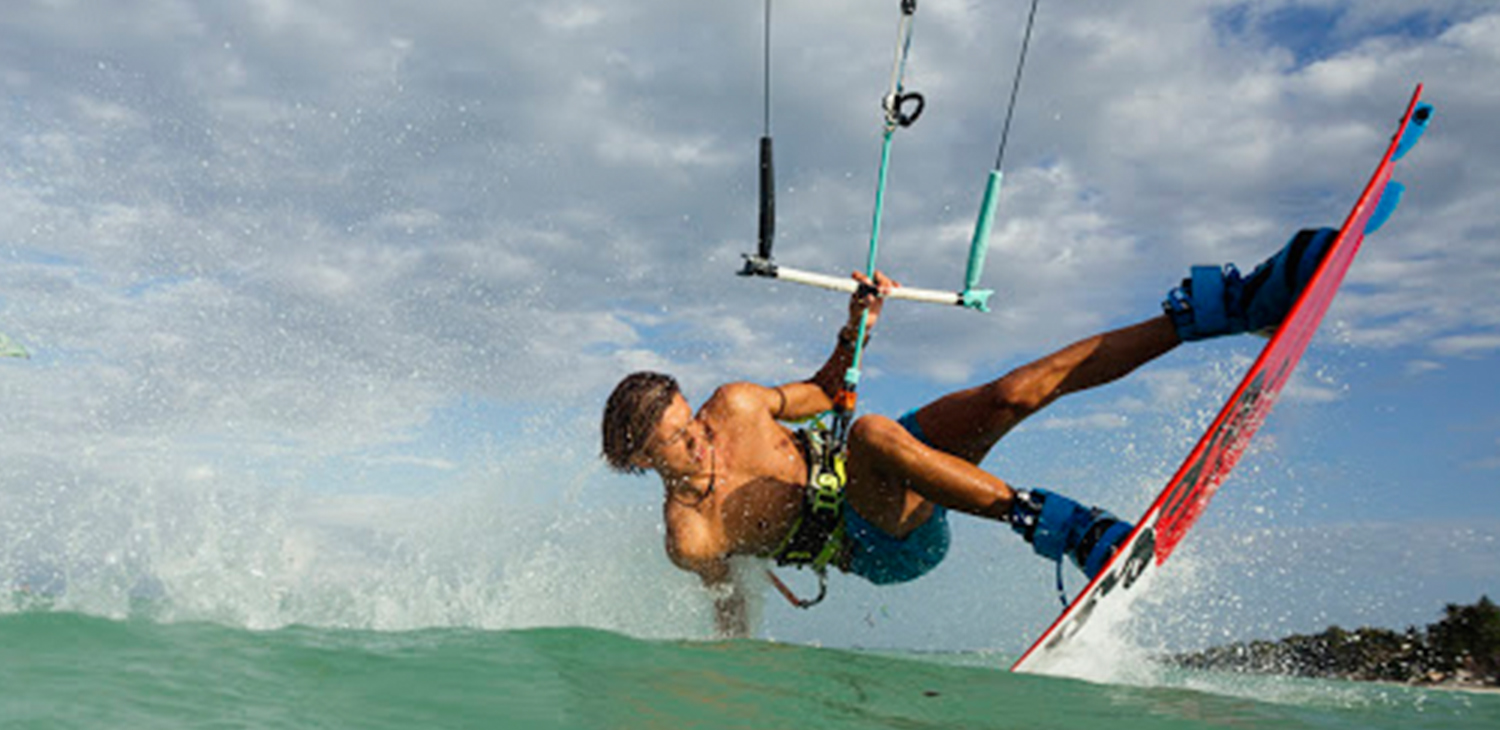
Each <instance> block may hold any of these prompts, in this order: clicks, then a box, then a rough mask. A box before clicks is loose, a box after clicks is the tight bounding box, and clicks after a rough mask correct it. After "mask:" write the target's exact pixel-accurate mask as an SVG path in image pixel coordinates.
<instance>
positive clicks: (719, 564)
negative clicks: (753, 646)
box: [698, 559, 750, 639]
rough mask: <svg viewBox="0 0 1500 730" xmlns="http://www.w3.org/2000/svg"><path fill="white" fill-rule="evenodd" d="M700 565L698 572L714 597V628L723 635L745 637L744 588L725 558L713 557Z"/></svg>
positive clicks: (747, 632)
mask: <svg viewBox="0 0 1500 730" xmlns="http://www.w3.org/2000/svg"><path fill="white" fill-rule="evenodd" d="M700 569H701V572H699V573H698V576H699V577H700V578H702V579H703V586H704V587H705V588H707V589H708V591H709V593H710V594H712V595H713V598H714V629H715V630H716V631H718V633H719V636H723V637H725V638H729V639H745V638H749V636H750V615H749V613H748V612H747V611H746V608H745V591H744V590H743V588H742V586H740V583H739V581H737V580H735V579H734V570H733V569H732V568H731V567H730V565H729V561H728V560H724V559H720V560H715V561H713V562H712V563H709V564H706V565H703V566H700Z"/></svg>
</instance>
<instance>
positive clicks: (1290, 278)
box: [602, 229, 1336, 636]
mask: <svg viewBox="0 0 1500 730" xmlns="http://www.w3.org/2000/svg"><path fill="white" fill-rule="evenodd" d="M1335 234H1336V232H1335V231H1332V230H1330V229H1321V230H1307V231H1303V232H1301V233H1299V234H1298V235H1297V236H1296V237H1294V238H1293V239H1292V241H1291V243H1289V244H1287V246H1286V247H1285V248H1283V249H1282V250H1281V251H1279V252H1278V253H1277V254H1276V255H1275V256H1273V257H1271V258H1270V259H1268V260H1267V261H1266V262H1265V263H1263V264H1261V266H1260V267H1258V268H1257V269H1256V270H1255V271H1254V272H1253V273H1252V274H1251V275H1250V276H1249V277H1245V278H1241V277H1240V275H1239V272H1238V271H1236V270H1235V269H1234V267H1233V266H1225V267H1223V268H1219V267H1195V269H1194V271H1193V276H1192V277H1191V278H1189V279H1184V280H1183V283H1182V286H1180V287H1177V288H1176V289H1173V290H1172V291H1171V292H1170V294H1169V296H1168V298H1167V300H1166V301H1165V302H1163V308H1164V310H1165V313H1164V314H1162V315H1160V316H1157V317H1154V318H1151V319H1148V320H1146V321H1144V322H1141V323H1139V324H1135V325H1132V326H1129V327H1124V328H1121V329H1117V330H1113V331H1110V332H1105V333H1103V334H1099V335H1095V336H1093V337H1089V338H1087V339H1084V340H1080V341H1078V342H1075V343H1073V344H1071V345H1069V346H1067V347H1065V348H1063V349H1061V350H1058V351H1057V352H1054V353H1052V354H1050V355H1047V356H1045V357H1043V358H1041V359H1039V360H1037V361H1035V362H1033V363H1030V364H1028V365H1023V366H1021V367H1019V368H1017V369H1015V370H1013V371H1011V372H1010V373H1008V374H1006V375H1004V376H1002V377H1000V378H998V379H996V380H993V381H990V382H988V383H985V384H982V385H978V386H976V387H972V388H969V389H966V390H960V391H957V392H954V393H951V394H949V395H946V396H943V397H941V398H939V399H937V400H936V401H933V402H932V403H929V404H927V405H925V406H922V407H920V408H918V409H914V410H912V411H910V412H908V413H907V414H906V415H903V416H902V417H901V418H899V419H896V420H892V419H890V418H887V417H884V416H880V415H874V414H870V415H865V416H862V417H860V418H859V419H858V420H856V421H855V422H854V424H853V427H852V428H851V429H850V431H849V437H848V451H847V463H846V476H847V478H846V480H845V484H844V488H843V503H842V506H841V508H840V514H839V516H838V517H839V520H841V524H839V525H838V526H837V529H834V530H832V531H830V532H827V533H826V534H824V535H821V536H819V539H822V540H824V541H825V542H827V543H828V544H827V546H826V547H827V549H826V550H824V551H822V553H823V555H824V556H825V557H824V559H825V560H827V561H828V562H827V564H828V565H832V566H833V567H836V568H838V569H840V570H843V571H846V572H850V573H854V574H856V575H859V576H861V577H863V578H865V579H867V580H869V581H871V582H873V583H876V584H887V583H899V582H905V581H909V580H914V579H916V578H918V577H920V576H922V575H923V574H925V573H927V572H928V571H930V570H931V569H932V568H933V567H935V566H936V565H937V564H938V563H939V562H941V561H942V559H943V557H944V556H945V555H946V554H947V551H948V544H949V539H950V538H949V529H948V522H947V513H948V511H949V510H957V511H959V512H963V513H966V514H970V515H975V516H977V517H981V518H988V519H992V520H996V521H998V522H1002V523H1006V524H1009V525H1011V527H1012V528H1013V529H1014V530H1015V531H1016V532H1017V533H1019V534H1020V535H1021V536H1022V538H1023V539H1025V540H1026V541H1027V542H1029V543H1031V544H1032V546H1033V548H1034V549H1035V551H1036V552H1037V553H1038V554H1040V555H1043V556H1044V557H1047V558H1050V559H1054V560H1056V559H1060V558H1061V556H1063V555H1067V556H1068V557H1069V558H1071V559H1072V560H1073V562H1074V563H1075V564H1077V565H1078V566H1079V567H1080V569H1082V570H1083V571H1084V572H1085V574H1087V575H1088V576H1090V577H1092V576H1093V575H1094V574H1096V573H1097V572H1098V571H1099V570H1100V569H1101V568H1102V567H1103V566H1104V565H1105V563H1106V562H1107V561H1108V559H1109V557H1110V556H1111V555H1112V554H1113V553H1114V550H1115V548H1116V547H1117V546H1118V544H1119V543H1120V542H1121V541H1122V540H1123V539H1124V538H1125V537H1126V536H1127V535H1128V534H1129V532H1130V529H1131V526H1130V525H1129V524H1127V523H1124V522H1122V521H1120V520H1118V519H1116V518H1115V517H1114V516H1113V515H1111V514H1109V513H1108V512H1106V511H1104V510H1101V509H1098V508H1086V507H1084V506H1082V505H1080V504H1078V503H1077V502H1074V501H1073V500H1071V499H1068V498H1066V497H1063V496H1061V495H1059V494H1056V493H1052V492H1047V491H1044V490H1040V489H1037V490H1029V491H1028V490H1021V489H1016V488H1015V487H1012V486H1011V485H1010V484H1008V483H1007V482H1005V481H1004V480H1002V479H1000V478H999V477H997V476H995V475H993V474H990V473H989V472H986V471H984V470H982V469H980V468H979V466H978V465H979V463H980V462H982V461H983V460H984V458H985V456H986V455H988V454H989V452H990V450H991V449H992V448H994V446H995V444H996V443H997V442H998V441H999V440H1000V438H1001V437H1003V436H1004V435H1005V434H1006V433H1008V432H1009V431H1010V430H1011V429H1012V428H1015V427H1016V425H1017V424H1019V423H1021V422H1022V421H1023V420H1025V419H1026V418H1027V417H1028V416H1030V415H1032V414H1034V413H1036V412H1037V411H1038V410H1040V409H1042V408H1043V407H1045V406H1046V405H1048V404H1049V403H1052V402H1053V401H1055V400H1057V399H1058V398H1060V397H1062V396H1064V395H1067V394H1068V393H1073V392H1077V391H1080V390H1084V389H1087V388H1092V387H1095V386H1098V385H1102V384H1104V383H1107V382H1110V381H1112V380H1115V379H1117V378H1119V377H1121V376H1124V375H1126V374H1127V373H1130V372H1131V371H1133V370H1135V369H1136V368H1137V367H1140V366H1141V365H1144V364H1145V363H1147V362H1149V361H1151V360H1153V359H1155V358H1157V357H1159V356H1161V355H1163V354H1165V353H1166V352H1168V351H1170V350H1171V349H1173V348H1175V347H1176V346H1177V345H1178V344H1180V343H1182V342H1183V341H1188V340H1198V339H1204V338H1208V337H1217V336H1220V335H1227V334H1236V333H1240V332H1264V331H1266V330H1269V329H1274V328H1275V326H1276V325H1278V324H1279V323H1280V322H1281V320H1282V319H1283V318H1284V317H1285V316H1286V313H1287V311H1288V310H1289V309H1290V307H1291V305H1292V304H1293V303H1294V302H1295V301H1296V297H1297V294H1298V293H1300V291H1301V289H1302V287H1303V286H1304V285H1305V284H1306V282H1307V281H1308V279H1310V278H1311V276H1312V274H1313V272H1314V271H1315V270H1316V268H1317V264H1318V263H1319V261H1320V260H1321V257H1322V254H1323V252H1324V251H1325V250H1326V247H1327V244H1328V243H1329V242H1331V241H1332V240H1333V236H1334V235H1335ZM854 277H855V279H856V280H858V281H859V282H860V283H861V284H863V285H864V287H863V288H862V289H861V291H859V292H856V293H855V294H854V296H853V297H852V298H851V299H850V303H849V320H848V323H847V324H845V325H844V327H843V328H842V329H841V330H840V332H839V344H838V346H837V347H836V348H835V349H834V351H833V354H832V355H830V356H829V358H828V361H827V362H826V363H824V365H823V367H822V368H821V369H819V370H818V372H817V373H816V374H815V375H813V376H812V377H811V378H810V379H807V380H803V381H797V382H791V383H787V384H784V385H780V386H777V387H773V388H769V387H765V386H761V385H756V384H753V383H744V382H740V383H729V384H727V385H724V386H721V387H719V388H718V389H717V390H715V391H714V393H713V395H711V396H710V397H709V399H708V400H707V401H706V402H705V403H704V404H703V407H702V408H701V409H699V411H698V412H697V414H694V413H693V411H692V408H691V407H690V406H689V405H688V402H687V400H686V399H685V398H684V397H683V395H682V393H681V392H680V390H679V388H678V385H677V382H676V381H675V380H674V379H672V378H671V377H670V376H667V375H663V374H660V373H651V372H640V373H635V374H632V375H630V376H628V377H626V378H625V379H624V380H623V381H621V382H620V384H619V385H618V386H617V387H616V388H615V391H614V393H613V394H612V395H611V396H610V398H609V401H608V403H607V405H606V407H605V412H604V419H603V423H602V430H603V446H604V448H603V451H604V457H605V459H606V460H607V461H608V463H609V465H610V466H611V467H612V468H614V469H616V470H618V471H622V472H627V473H644V472H645V471H646V470H652V471H655V472H656V473H657V474H658V475H659V476H660V477H661V480H662V485H663V486H664V488H665V492H666V494H665V503H664V507H663V510H664V518H665V521H666V527H667V537H666V550H667V555H668V556H669V557H670V558H671V560H672V562H673V563H674V564H675V565H677V566H678V567H679V568H682V569H683V570H687V571H690V572H693V573H696V574H697V575H698V576H700V578H701V579H702V581H703V583H704V584H705V585H706V586H707V587H709V588H710V589H712V590H713V591H714V596H715V599H714V603H715V609H716V611H715V613H716V624H717V627H718V629H719V631H720V633H721V634H723V635H726V636H746V635H748V634H749V626H748V620H747V617H746V613H745V596H744V593H743V589H742V588H741V587H739V586H738V585H736V584H735V581H734V580H733V577H732V575H731V570H730V566H729V558H730V557H732V556H736V555H753V556H761V557H769V558H782V557H785V555H784V553H785V552H786V549H787V545H788V542H789V540H790V538H791V537H792V536H793V534H792V533H795V532H796V531H799V530H800V529H801V525H802V523H804V522H809V521H810V520H809V519H804V518H806V517H807V510H808V509H809V500H808V499H807V495H808V493H809V486H808V484H809V464H810V462H811V461H817V460H819V459H817V458H816V457H815V456H814V455H813V454H811V453H809V451H808V448H809V447H808V446H807V443H808V439H806V438H804V437H803V433H802V432H797V433H794V432H793V431H792V430H790V429H789V428H787V427H786V426H784V425H782V422H795V421H800V420H803V419H806V418H810V417H813V416H816V415H818V414H820V413H823V412H825V411H828V410H830V409H832V408H833V405H834V398H835V397H836V396H837V394H838V393H839V391H840V390H841V388H842V384H843V375H844V372H845V371H846V370H847V369H848V367H849V365H850V363H851V361H852V358H853V350H854V347H853V345H854V339H855V337H856V334H855V333H857V332H858V327H859V321H860V318H861V316H864V315H868V317H869V319H868V323H867V328H869V327H873V325H874V324H875V322H876V321H877V320H878V319H879V317H880V313H881V308H882V305H883V301H884V300H883V295H884V294H886V293H888V292H889V291H890V290H891V289H892V288H893V287H895V286H896V284H895V283H894V282H892V281H891V280H889V279H887V278H886V277H885V276H884V275H883V274H880V273H878V272H877V273H876V275H875V279H874V281H871V280H870V279H868V278H867V277H865V276H864V275H862V274H855V275H854ZM1195 289H1196V291H1195ZM816 550H817V549H816V548H815V551H816Z"/></svg>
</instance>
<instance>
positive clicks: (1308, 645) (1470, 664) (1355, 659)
mask: <svg viewBox="0 0 1500 730" xmlns="http://www.w3.org/2000/svg"><path fill="white" fill-rule="evenodd" d="M1168 661H1170V662H1171V663H1174V664H1177V665H1179V666H1183V667H1189V668H1193V669H1207V670H1214V671H1230V672H1244V673H1251V674H1280V675H1290V676H1299V677H1311V678H1318V679H1342V680H1348V681H1355V682H1376V683H1383V684H1392V685H1402V686H1407V687H1431V688H1435V689H1452V690H1462V691H1476V692H1487V693H1494V692H1500V607H1496V605H1495V604H1494V603H1493V602H1491V601H1490V599H1489V597H1488V596H1481V597H1480V599H1479V601H1478V602H1476V603H1474V604H1472V605H1468V606H1461V605H1456V604H1449V605H1448V606H1447V607H1445V608H1444V618H1443V619H1442V620H1441V621H1439V622H1437V623H1434V624H1429V625H1428V626H1427V628H1426V629H1418V628H1416V627H1414V626H1413V627H1408V628H1407V629H1406V630H1405V631H1402V632H1396V631H1392V630H1390V629H1379V628H1369V627H1365V628H1360V629H1355V630H1353V631H1350V630H1347V629H1343V628H1340V627H1338V626H1330V627H1328V628H1327V629H1326V630H1324V631H1323V632H1321V633H1318V634H1310V635H1308V634H1294V635H1292V636H1288V637H1286V638H1283V639H1280V640H1277V641H1249V642H1237V643H1233V644H1227V645H1224V646H1218V647H1213V648H1210V649H1206V650H1203V651H1198V652H1188V653H1183V654H1177V655H1173V656H1171V657H1168Z"/></svg>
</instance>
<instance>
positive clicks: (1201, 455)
mask: <svg viewBox="0 0 1500 730" xmlns="http://www.w3.org/2000/svg"><path fill="white" fill-rule="evenodd" d="M1421 97H1422V87H1421V85H1420V84H1419V85H1418V86H1417V89H1416V92H1415V93H1413V94H1412V97H1411V102H1410V103H1409V104H1408V105H1407V107H1406V113H1405V115H1403V116H1402V118H1401V124H1400V126H1399V127H1398V128H1397V130H1396V134H1395V135H1394V137H1393V138H1392V139H1391V143H1390V146H1389V147H1388V148H1387V150H1386V152H1385V156H1384V157H1382V158H1381V160H1380V165H1379V166H1377V167H1376V168H1375V174H1374V175H1373V176H1371V178H1370V182H1369V184H1368V185H1366V186H1365V189H1364V193H1363V194H1362V195H1360V197H1359V201H1358V202H1356V203H1355V204H1354V209H1353V210H1351V211H1350V212H1349V217H1348V219H1346V220H1345V221H1344V226H1343V228H1342V229H1340V230H1339V233H1338V236H1337V237H1336V238H1335V239H1334V241H1333V242H1332V243H1331V244H1329V250H1328V253H1327V254H1326V255H1325V257H1324V259H1323V261H1322V263H1321V264H1320V265H1319V266H1318V270H1317V272H1316V273H1314V274H1313V277H1312V279H1311V280H1310V281H1309V282H1308V284H1307V287H1306V289H1305V290H1304V291H1303V292H1302V295H1301V296H1300V297H1299V298H1298V300H1297V302H1296V304H1294V305H1293V306H1292V309H1291V311H1290V312H1289V313H1288V314H1287V317H1286V320H1285V321H1284V322H1282V324H1281V326H1280V327H1279V328H1278V329H1277V331H1276V334H1275V335H1274V336H1272V337H1271V340H1270V342H1267V343H1266V346H1265V349H1263V350H1262V351H1261V353H1260V357H1259V358H1257V359H1256V361H1255V364H1253V365H1251V366H1250V370H1249V371H1248V372H1246V373H1245V377H1244V379H1243V380H1242V381H1241V382H1240V384H1239V387H1237V388H1235V390H1234V394H1233V395H1231V396H1230V397H1229V402H1228V403H1226V404H1225V405H1224V408H1223V409H1222V410H1220V411H1219V415H1218V417H1216V418H1215V419H1214V422H1213V425H1211V426H1210V427H1209V428H1208V432H1207V433H1205V434H1204V435H1203V438H1202V439H1200V440H1199V441H1198V445H1197V446H1195V447H1194V448H1193V451H1192V452H1191V453H1190V454H1189V455H1188V457H1187V460H1186V461H1184V462H1183V464H1182V466H1181V467H1180V468H1179V469H1178V470H1177V474H1176V475H1175V476H1173V477H1172V480H1171V481H1170V482H1168V483H1167V487H1166V488H1165V489H1163V490H1162V492H1161V494H1160V495H1159V496H1158V497H1157V498H1156V501H1155V502H1153V503H1152V504H1151V507H1150V508H1149V509H1147V510H1146V514H1145V515H1143V516H1142V517H1141V519H1140V520H1139V521H1137V522H1136V527H1135V531H1134V532H1132V533H1131V534H1130V536H1129V537H1128V538H1127V539H1126V541H1125V542H1124V543H1123V544H1122V545H1121V547H1120V549H1119V551H1117V552H1116V553H1115V555H1114V557H1112V558H1111V559H1110V561H1109V562H1108V563H1107V564H1106V565H1105V567H1104V569H1103V570H1101V571H1100V572H1099V574H1098V575H1097V576H1095V577H1094V579H1093V580H1092V581H1091V582H1090V583H1089V585H1088V587H1087V588H1085V589H1084V590H1083V592H1082V593H1080V594H1079V595H1078V596H1077V597H1076V598H1075V599H1074V600H1073V602H1072V603H1071V604H1069V605H1068V607H1067V608H1066V609H1064V610H1063V613H1062V615H1061V616H1058V618H1057V620H1056V621H1054V622H1053V623H1052V625H1051V626H1050V627H1048V629H1047V631H1046V632H1045V633H1043V634H1042V636H1041V637H1040V638H1038V639H1037V640H1036V642H1035V643H1034V644H1032V646H1031V648H1030V649H1028V650H1027V651H1026V653H1025V654H1023V655H1021V658H1020V659H1019V660H1017V661H1016V663H1015V664H1014V665H1013V666H1012V667H1011V670H1012V671H1016V672H1045V671H1047V669H1048V666H1049V664H1050V663H1052V662H1053V661H1054V660H1056V659H1057V658H1058V657H1059V656H1061V655H1062V654H1063V653H1064V651H1065V649H1066V648H1067V645H1068V644H1069V642H1070V640H1072V639H1073V637H1075V636H1077V635H1078V634H1079V632H1081V631H1082V630H1083V628H1084V627H1085V626H1086V625H1087V624H1088V622H1089V619H1090V617H1091V616H1094V615H1096V613H1097V611H1098V609H1099V608H1100V607H1101V606H1107V605H1110V604H1115V603H1119V604H1121V605H1124V604H1126V603H1128V602H1129V601H1130V600H1131V598H1132V596H1131V593H1132V589H1135V588H1137V587H1138V586H1139V585H1140V584H1141V583H1140V579H1141V577H1142V576H1144V575H1145V574H1146V573H1148V572H1149V571H1151V570H1153V569H1155V567H1156V566H1159V565H1161V564H1162V563H1164V562H1166V560H1167V557H1168V556H1169V555H1171V554H1172V551H1173V550H1174V549H1175V548H1176V547H1177V545H1178V544H1179V543H1180V542H1181V541H1182V539H1183V536H1184V535H1186V534H1187V531H1188V530H1189V529H1191V528H1192V526H1193V524H1194V523H1195V522H1197V521H1198V517H1199V516H1200V515H1201V514H1203V509H1204V508H1205V507H1207V506H1208V501H1209V500H1210V499H1212V498H1213V495H1214V492H1216V491H1218V489H1219V487H1220V485H1222V484H1223V483H1224V479H1225V478H1226V477H1228V476H1229V472H1230V470H1232V469H1233V468H1234V465H1235V464H1236V463H1238V462H1239V460H1240V457H1241V456H1242V455H1243V454H1244V453H1245V448H1246V447H1247V446H1248V445H1249V444H1250V439H1251V437H1252V436H1254V435H1255V431H1256V429H1257V428H1259V427H1260V425H1261V424H1262V423H1264V422H1265V419H1266V414H1268V413H1269V412H1270V410H1271V406H1272V405H1274V404H1275V402H1276V398H1277V396H1278V395H1279V394H1280V393H1281V389H1282V387H1283V386H1285V385H1286V382H1287V379H1288V378H1289V377H1290V376H1291V374H1292V368H1294V367H1295V366H1296V365H1297V361H1298V360H1299V359H1300V358H1301V357H1302V353H1303V352H1305V351H1306V350H1307V345H1308V342H1310V341H1311V340H1312V336H1313V333H1315V332H1316V331H1317V329H1318V324H1319V323H1320V322H1322V321H1323V315H1324V314H1326V313H1327V312H1328V307H1329V305H1330V304H1331V303H1332V302H1333V296H1334V294H1335V293H1337V292H1338V289H1339V285H1340V284H1341V283H1342V282H1343V280H1344V275H1345V274H1346V273H1347V272H1348V271H1349V265H1350V264H1351V263H1352V262H1353V261H1354V255H1355V254H1356V253H1358V252H1359V247H1360V244H1361V243H1362V242H1363V241H1364V237H1365V233H1366V232H1368V231H1373V230H1375V229H1377V228H1379V227H1380V225H1381V224H1382V223H1384V221H1385V218H1386V217H1387V216H1389V215H1390V213H1391V212H1392V211H1393V210H1394V209H1395V205H1396V203H1397V202H1398V201H1399V200H1400V196H1401V193H1402V191H1403V188H1402V187H1401V185H1400V184H1399V183H1392V182H1391V173H1392V171H1393V170H1394V168H1395V164H1396V161H1397V160H1400V159H1401V157H1402V156H1403V155H1405V154H1406V152H1407V151H1408V150H1409V149H1411V147H1412V146H1413V145H1415V144H1416V142H1417V140H1418V139H1420V137H1421V134H1422V131H1423V130H1424V129H1426V126H1427V121H1428V119H1429V118H1430V117H1431V114H1432V106H1431V105H1429V104H1424V103H1422V102H1421Z"/></svg>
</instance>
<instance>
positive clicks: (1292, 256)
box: [1161, 228, 1338, 342]
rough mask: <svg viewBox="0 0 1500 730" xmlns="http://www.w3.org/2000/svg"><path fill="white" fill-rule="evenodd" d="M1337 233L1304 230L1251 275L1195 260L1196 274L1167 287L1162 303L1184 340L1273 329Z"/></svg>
mask: <svg viewBox="0 0 1500 730" xmlns="http://www.w3.org/2000/svg"><path fill="white" fill-rule="evenodd" d="M1337 236H1338V231H1336V230H1334V229H1332V228H1320V229H1316V230H1314V229H1311V228H1309V229H1304V230H1302V231H1299V232H1298V233H1297V235H1295V236H1293V237H1292V240H1291V241H1290V242H1289V243H1287V245H1286V246H1284V247H1282V249H1281V250H1280V251H1277V252H1276V254H1275V255H1274V256H1272V257H1271V258H1269V259H1266V260H1265V261H1264V262H1263V263H1261V265H1260V266H1257V267H1255V271H1252V272H1250V276H1249V277H1244V278H1242V277H1241V276H1240V272H1239V270H1238V269H1236V268H1235V267H1234V264H1226V265H1225V266H1224V267H1223V268H1218V267H1214V266H1194V267H1193V269H1192V275H1191V276H1190V277H1189V278H1187V279H1183V280H1182V285H1181V286H1179V287H1177V288H1175V289H1173V290H1172V291H1170V292H1168V293H1167V299H1166V301H1164V302H1162V303H1161V306H1162V309H1163V310H1164V311H1165V312H1166V313H1167V316H1169V317H1171V318H1172V324H1174V325H1176V327H1177V335H1178V336H1179V337H1181V338H1182V340H1183V341H1184V342H1193V341H1196V340H1203V339H1208V338H1210V337H1219V336H1222V335H1237V334H1240V333H1241V332H1253V333H1255V334H1261V335H1269V334H1271V333H1272V332H1274V331H1275V330H1276V327H1278V326H1279V325H1280V324H1281V321H1282V320H1283V319H1286V315H1287V312H1289V311H1291V309H1292V305H1293V304H1295V303H1296V302H1297V297H1298V295H1300V294H1301V293H1302V290H1303V288H1305V287H1306V286H1307V282H1308V281H1310V280H1311V279H1312V276H1313V274H1314V273H1316V272H1317V270H1318V264H1320V263H1322V261H1323V254H1324V253H1325V252H1327V250H1328V245H1329V244H1330V243H1333V239H1334V238H1335V237H1337Z"/></svg>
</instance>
